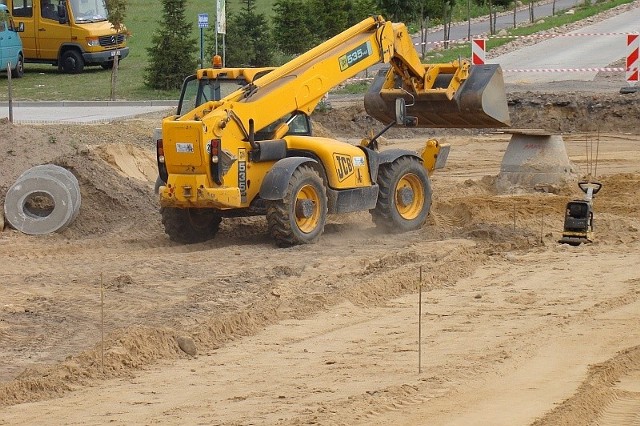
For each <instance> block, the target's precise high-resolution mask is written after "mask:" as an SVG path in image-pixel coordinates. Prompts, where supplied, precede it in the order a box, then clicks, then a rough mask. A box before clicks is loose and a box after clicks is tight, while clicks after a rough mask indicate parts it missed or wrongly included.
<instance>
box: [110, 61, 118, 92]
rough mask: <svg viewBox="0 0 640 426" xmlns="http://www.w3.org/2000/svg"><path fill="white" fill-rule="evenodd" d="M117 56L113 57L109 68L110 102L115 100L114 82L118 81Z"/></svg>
mask: <svg viewBox="0 0 640 426" xmlns="http://www.w3.org/2000/svg"><path fill="white" fill-rule="evenodd" d="M118 58H119V56H118V55H115V56H114V57H113V68H111V100H112V101H115V100H116V82H117V80H118V62H119V61H118Z"/></svg>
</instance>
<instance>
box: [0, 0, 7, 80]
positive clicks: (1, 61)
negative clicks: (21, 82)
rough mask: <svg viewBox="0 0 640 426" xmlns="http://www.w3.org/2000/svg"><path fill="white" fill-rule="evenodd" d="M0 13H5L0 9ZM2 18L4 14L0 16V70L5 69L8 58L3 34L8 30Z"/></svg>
mask: <svg viewBox="0 0 640 426" xmlns="http://www.w3.org/2000/svg"><path fill="white" fill-rule="evenodd" d="M0 13H2V15H5V13H4V12H2V10H1V9H0ZM4 18H5V17H4V16H0V72H3V71H6V70H7V61H8V60H9V57H8V50H9V47H8V46H7V42H6V40H5V35H6V34H7V33H8V31H7V24H6V23H5V20H4Z"/></svg>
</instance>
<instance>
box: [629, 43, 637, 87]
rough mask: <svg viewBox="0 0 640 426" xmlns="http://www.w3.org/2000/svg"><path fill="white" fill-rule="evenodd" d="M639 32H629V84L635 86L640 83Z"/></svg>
mask: <svg viewBox="0 0 640 426" xmlns="http://www.w3.org/2000/svg"><path fill="white" fill-rule="evenodd" d="M638 40H640V36H639V35H638V34H627V52H628V53H627V83H629V86H635V85H636V84H637V83H638V68H639V66H640V63H639V60H638V46H639V43H638Z"/></svg>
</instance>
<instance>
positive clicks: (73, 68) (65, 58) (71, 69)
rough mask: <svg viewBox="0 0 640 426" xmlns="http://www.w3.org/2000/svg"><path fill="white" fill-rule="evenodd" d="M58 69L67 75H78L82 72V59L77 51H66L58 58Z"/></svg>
mask: <svg viewBox="0 0 640 426" xmlns="http://www.w3.org/2000/svg"><path fill="white" fill-rule="evenodd" d="M58 68H60V69H61V70H62V71H64V72H66V73H67V74H80V73H82V71H83V70H84V59H82V55H81V54H80V52H78V51H77V50H73V49H72V50H66V51H65V52H64V53H63V54H62V55H61V56H60V64H59V66H58Z"/></svg>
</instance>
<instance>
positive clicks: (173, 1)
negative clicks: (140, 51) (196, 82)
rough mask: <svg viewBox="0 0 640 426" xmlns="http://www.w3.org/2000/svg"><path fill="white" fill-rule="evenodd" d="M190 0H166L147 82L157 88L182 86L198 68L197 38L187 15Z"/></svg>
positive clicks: (145, 78) (153, 46) (150, 54)
mask: <svg viewBox="0 0 640 426" xmlns="http://www.w3.org/2000/svg"><path fill="white" fill-rule="evenodd" d="M185 3H186V0H162V7H163V14H162V21H161V22H160V23H159V25H160V29H159V30H158V31H156V32H155V33H154V34H153V37H152V39H151V43H152V45H151V47H149V48H148V49H147V52H148V53H149V65H148V66H147V68H146V69H145V76H144V80H145V84H146V85H147V86H149V87H151V88H154V89H164V90H169V89H178V88H180V86H181V85H182V81H183V80H184V78H185V77H186V76H187V75H189V74H192V73H193V72H194V71H195V70H196V68H197V66H198V65H197V59H196V55H195V52H196V51H197V43H196V39H195V38H194V37H192V36H191V26H190V25H189V24H188V23H187V21H186V19H185V13H184V9H185Z"/></svg>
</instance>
